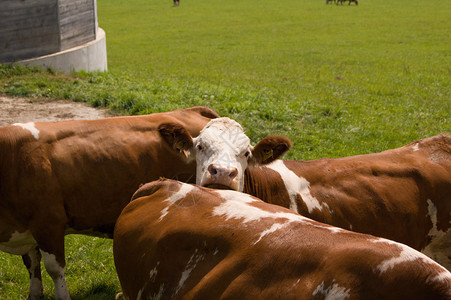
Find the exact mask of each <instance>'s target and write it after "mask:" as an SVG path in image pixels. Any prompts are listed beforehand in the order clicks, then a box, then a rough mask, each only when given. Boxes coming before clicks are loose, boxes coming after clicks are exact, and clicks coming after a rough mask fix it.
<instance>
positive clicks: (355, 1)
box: [336, 0, 359, 5]
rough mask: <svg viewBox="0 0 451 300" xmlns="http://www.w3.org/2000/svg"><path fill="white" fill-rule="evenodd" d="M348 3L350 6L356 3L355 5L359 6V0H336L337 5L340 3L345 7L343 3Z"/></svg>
mask: <svg viewBox="0 0 451 300" xmlns="http://www.w3.org/2000/svg"><path fill="white" fill-rule="evenodd" d="M346 1H348V2H349V3H348V5H351V3H352V2H354V3H355V5H359V1H358V0H336V5H338V3H340V4H341V5H343V2H346Z"/></svg>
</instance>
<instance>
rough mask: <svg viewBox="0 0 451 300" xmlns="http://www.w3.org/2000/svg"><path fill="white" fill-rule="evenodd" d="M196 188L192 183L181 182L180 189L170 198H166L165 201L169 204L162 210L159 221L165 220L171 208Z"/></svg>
mask: <svg viewBox="0 0 451 300" xmlns="http://www.w3.org/2000/svg"><path fill="white" fill-rule="evenodd" d="M193 189H194V187H193V186H192V185H190V184H182V183H181V184H180V189H179V190H178V191H177V192H176V193H174V194H173V195H171V196H170V197H169V198H168V199H166V200H164V202H167V203H168V204H167V206H166V207H165V208H164V209H163V210H162V211H161V215H160V218H159V219H158V221H161V220H163V218H164V217H165V216H166V215H167V214H168V212H169V208H170V207H171V206H172V205H174V204H175V203H176V202H177V201H179V200H180V199H182V198H185V196H186V195H187V194H188V193H189V192H191V191H192V190H193Z"/></svg>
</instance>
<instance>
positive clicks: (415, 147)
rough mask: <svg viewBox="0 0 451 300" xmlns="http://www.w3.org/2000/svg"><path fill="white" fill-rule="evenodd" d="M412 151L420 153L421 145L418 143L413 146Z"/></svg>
mask: <svg viewBox="0 0 451 300" xmlns="http://www.w3.org/2000/svg"><path fill="white" fill-rule="evenodd" d="M412 150H413V151H418V150H420V144H419V143H416V144H415V145H413V146H412Z"/></svg>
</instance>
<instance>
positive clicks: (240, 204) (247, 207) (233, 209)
mask: <svg viewBox="0 0 451 300" xmlns="http://www.w3.org/2000/svg"><path fill="white" fill-rule="evenodd" d="M215 192H216V193H218V194H219V195H220V196H221V197H222V198H224V200H225V201H224V202H223V203H221V204H220V205H219V206H216V207H215V208H214V209H213V215H215V216H224V217H225V218H226V221H227V220H230V219H238V220H242V223H243V224H246V223H249V222H258V221H260V220H262V219H264V218H272V219H275V220H276V219H278V220H277V223H274V224H273V225H272V226H271V228H269V229H267V230H265V231H263V232H262V233H260V235H259V237H258V238H257V240H256V242H254V244H256V243H258V242H259V241H260V240H261V239H262V238H263V237H265V236H267V235H269V234H270V233H273V232H276V231H277V230H279V229H281V228H283V227H285V226H287V225H288V224H289V223H292V222H299V223H303V224H305V225H310V226H313V227H316V228H320V229H326V230H329V231H331V232H332V233H338V232H342V231H344V230H343V229H341V228H336V227H333V226H329V225H325V224H324V225H320V224H319V223H317V222H315V221H313V220H311V219H308V218H305V217H303V216H300V215H298V214H296V213H292V212H269V211H266V210H263V209H261V208H258V207H256V206H253V205H251V204H252V202H262V201H261V200H259V199H256V198H253V197H252V196H250V195H248V194H244V193H240V192H236V191H223V190H216V191H215ZM274 222H276V221H274Z"/></svg>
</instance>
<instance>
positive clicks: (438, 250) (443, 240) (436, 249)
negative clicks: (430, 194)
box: [421, 199, 451, 269]
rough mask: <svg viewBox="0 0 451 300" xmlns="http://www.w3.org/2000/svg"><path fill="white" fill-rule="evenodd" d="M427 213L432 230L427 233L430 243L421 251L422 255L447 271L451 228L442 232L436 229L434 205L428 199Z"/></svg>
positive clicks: (449, 263)
mask: <svg viewBox="0 0 451 300" xmlns="http://www.w3.org/2000/svg"><path fill="white" fill-rule="evenodd" d="M427 204H428V213H427V216H428V217H429V218H430V220H431V223H432V228H431V229H430V230H429V232H428V236H429V237H430V239H431V241H430V243H429V244H428V245H427V246H426V247H425V248H424V249H423V250H421V252H422V253H424V254H426V255H427V256H429V257H430V258H432V259H433V260H435V261H436V262H438V263H439V264H441V265H442V266H444V267H445V268H447V269H451V260H450V258H449V252H450V251H449V247H448V246H447V245H449V243H450V242H449V241H450V239H451V228H448V230H447V231H442V230H438V229H437V207H436V206H435V205H434V203H433V202H432V201H431V200H430V199H428V200H427Z"/></svg>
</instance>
